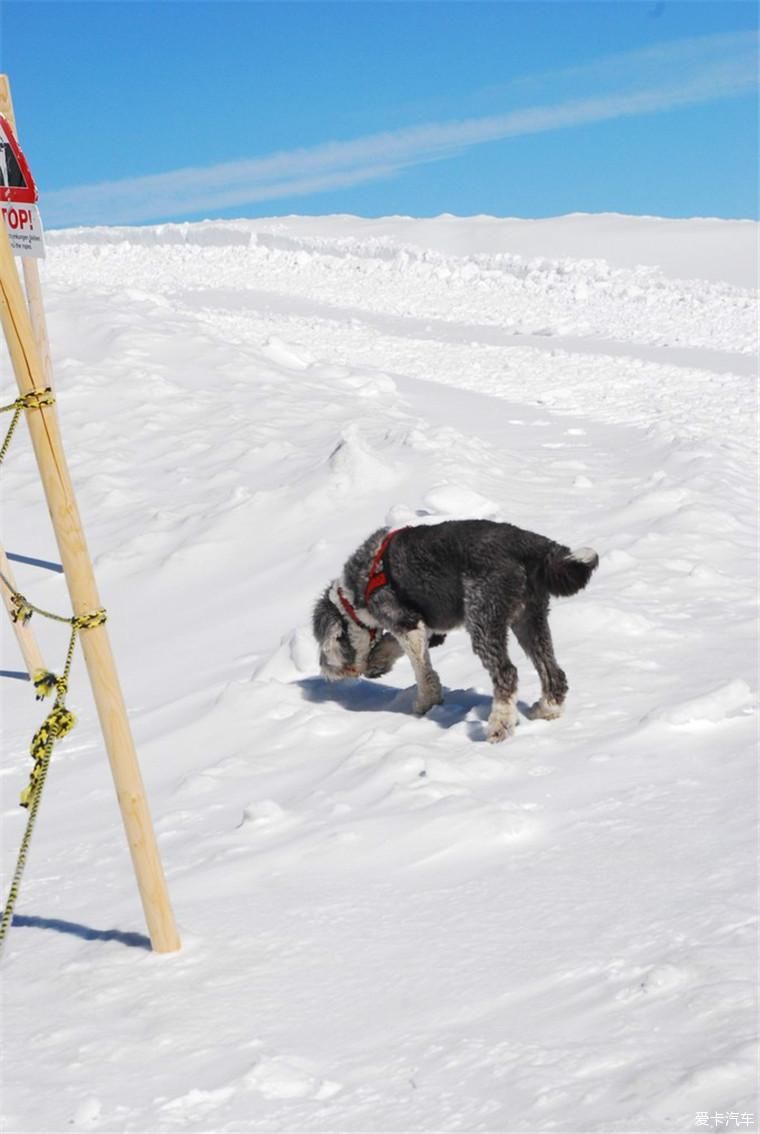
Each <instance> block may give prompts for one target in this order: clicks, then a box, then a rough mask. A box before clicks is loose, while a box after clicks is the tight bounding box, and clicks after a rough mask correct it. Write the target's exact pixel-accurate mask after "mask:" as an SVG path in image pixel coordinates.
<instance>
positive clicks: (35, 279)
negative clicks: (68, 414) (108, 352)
mask: <svg viewBox="0 0 760 1134" xmlns="http://www.w3.org/2000/svg"><path fill="white" fill-rule="evenodd" d="M0 114H2V115H3V117H5V118H7V119H8V121H9V122H10V124H11V127H12V129H13V133H14V134H15V135H16V137H17V138H18V130H17V129H16V115H15V114H14V113H13V98H12V96H11V84H10V80H9V79H8V76H7V75H0ZM21 270H22V271H23V273H24V286H25V287H26V298H27V302H28V304H29V315H30V316H31V320H32V329H33V331H34V341H35V342H36V344H37V352H38V354H39V356H40V359H41V360H42V368H43V372H44V374H45V381H46V384H47V385H48V386H52V385H53V364H52V361H51V357H50V339H49V337H48V330H47V320H46V319H45V305H44V303H43V299H42V282H41V280H40V268H39V264H38V263H37V260H36V259H34V257H32V256H24V257H22V260H21Z"/></svg>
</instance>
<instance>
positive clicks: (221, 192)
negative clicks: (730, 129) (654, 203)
mask: <svg viewBox="0 0 760 1134" xmlns="http://www.w3.org/2000/svg"><path fill="white" fill-rule="evenodd" d="M757 44H758V40H757V36H756V34H755V33H739V34H735V35H722V36H711V37H703V38H700V39H690V40H682V41H675V42H673V41H671V42H670V43H667V44H662V45H656V46H655V47H652V48H648V49H647V50H646V51H642V52H632V53H630V54H629V55H627V56H616V57H614V66H613V59H612V58H610V59H608V60H601V61H599V62H598V63H597V64H594V65H592V66H590V67H588V68H583V69H575V70H574V72H563V73H562V74H563V75H567V74H569V73H576V74H577V75H580V74H584V75H585V76H586V77H587V79H588V78H589V77H590V76H592V75H594V74H596V75H598V74H600V73H604V72H605V71H607V72H612V73H614V74H618V75H622V74H625V86H626V88H627V89H625V90H623V91H620V90H619V89H618V91H617V92H612V93H610V92H608V93H606V94H599V95H596V96H594V97H588V98H570V99H566V100H564V101H561V102H559V103H554V104H553V105H547V106H533V107H528V108H523V109H519V110H512V111H509V112H508V113H505V114H494V115H487V116H480V117H473V118H467V119H464V120H462V121H458V122H457V121H454V122H451V121H449V122H440V123H435V122H429V123H426V124H424V125H420V126H413V127H408V128H405V129H401V130H395V131H389V132H386V133H378V134H371V135H368V136H366V137H363V138H355V139H353V140H351V141H347V142H326V143H324V144H322V145H318V146H312V147H309V148H304V149H296V150H287V151H282V152H279V153H274V154H271V155H268V156H267V157H263V158H256V159H253V160H250V161H238V162H225V163H222V164H218V165H214V166H207V167H189V168H186V169H179V170H175V171H172V172H169V173H158V174H152V175H149V176H145V177H134V178H128V179H124V180H120V181H109V182H102V183H100V184H97V185H84V186H78V187H74V188H71V189H59V190H54V191H52V192H50V193H46V194H45V195H44V196H43V198H42V200H41V206H42V210H43V216H44V219H45V221H46V223H47V224H48V225H49V226H65V225H77V224H120V223H121V224H133V223H139V222H144V221H152V220H159V219H167V218H181V217H183V216H187V215H189V214H196V213H202V212H205V213H213V212H215V211H217V210H220V209H227V208H231V207H237V206H245V205H250V204H253V203H255V202H259V201H269V200H271V201H274V200H277V199H281V198H283V197H295V196H304V195H307V194H312V193H318V192H322V191H325V190H328V189H336V188H346V187H349V186H354V185H358V184H362V183H366V182H369V181H375V180H378V179H380V178H383V177H389V176H393V175H395V174H397V173H399V172H400V171H402V170H403V169H406V168H409V167H411V166H414V165H420V164H423V163H426V162H431V161H440V160H442V159H444V158H447V157H452V156H454V155H456V154H460V153H462V152H463V151H464V150H465V149H467V148H468V147H469V146H474V145H482V144H484V143H486V142H495V141H501V140H503V139H506V138H510V137H516V136H518V135H525V134H537V133H543V132H546V131H550V130H558V129H566V128H568V127H572V126H582V125H588V124H592V123H596V122H604V121H610V120H612V119H616V118H624V117H632V116H635V115H640V114H650V113H654V112H659V111H667V110H672V109H675V108H677V107H683V106H692V105H696V104H699V103H705V102H712V101H715V100H716V99H723V98H730V97H733V96H736V95H740V94H743V93H745V92H748V91H751V90H753V89H754V88H755V87H756V86H757ZM637 74H638V78H639V82H638V85H637V84H636V82H635V78H636V76H637ZM668 74H669V75H670V78H669V79H665V78H663V76H664V75H668ZM674 76H675V77H674ZM653 79H657V80H659V81H656V82H653V81H652V80H653ZM547 82H548V77H547Z"/></svg>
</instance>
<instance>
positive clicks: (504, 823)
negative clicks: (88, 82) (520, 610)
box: [0, 216, 758, 1134]
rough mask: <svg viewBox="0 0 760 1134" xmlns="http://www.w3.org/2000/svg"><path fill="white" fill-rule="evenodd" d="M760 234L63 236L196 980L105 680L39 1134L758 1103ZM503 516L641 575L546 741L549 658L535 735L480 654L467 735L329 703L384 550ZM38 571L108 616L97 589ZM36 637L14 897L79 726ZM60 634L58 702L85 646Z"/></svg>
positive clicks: (610, 614) (601, 1117) (277, 225)
mask: <svg viewBox="0 0 760 1134" xmlns="http://www.w3.org/2000/svg"><path fill="white" fill-rule="evenodd" d="M756 233H757V226H755V225H751V224H748V223H746V222H719V221H710V220H695V221H667V220H658V219H656V218H630V217H613V216H603V217H581V216H574V217H565V218H557V219H556V220H551V221H513V220H497V219H494V218H487V217H484V218H466V219H461V218H454V217H442V218H437V219H435V220H426V221H418V220H414V219H412V218H384V219H380V220H372V221H370V220H360V219H358V218H352V217H323V218H319V217H300V218H299V217H286V218H274V219H269V220H254V221H234V222H217V221H214V222H205V223H202V224H198V225H163V226H159V227H155V228H139V229H93V230H70V231H65V232H58V233H52V234H50V238H49V255H48V259H47V261H46V262H45V263H44V265H43V275H44V282H45V291H46V295H47V308H48V321H49V325H50V335H51V343H52V353H53V358H54V364H55V375H56V376H55V381H56V391H57V402H58V408H59V411H60V416H61V423H62V430H63V437H64V441H65V444H66V448H67V451H68V454H69V459H70V463H71V466H72V474H73V478H74V481H75V484H76V488H77V493H78V497H79V504H80V508H81V512H82V515H83V517H84V521H85V526H86V528H87V534H88V542H89V545H90V547H91V550H92V553H93V555H94V558H95V567H96V573H97V577H98V583H99V587H100V590H101V593H102V596H103V601H104V604H105V605H106V606H107V609H108V612H109V630H110V634H111V637H112V639H113V644H114V650H115V655H116V658H117V661H118V665H119V670H120V673H121V676H122V682H123V685H124V690H125V694H126V699H127V703H128V706H129V711H130V718H131V722H132V726H133V729H134V732H135V736H136V739H137V745H138V750H139V753H140V758H141V763H142V770H143V774H144V778H145V781H146V785H147V789H148V795H149V799H150V805H151V809H152V813H153V816H154V820H155V825H156V830H157V834H158V839H159V843H160V848H161V853H162V856H163V861H164V864H165V867H166V873H167V877H168V883H169V889H170V892H171V897H172V901H173V903H174V907H175V910H176V914H177V917H178V921H179V924H180V929H181V933H182V939H183V949H182V952H181V953H180V954H178V955H177V956H172V957H156V956H153V955H152V954H151V953H150V952H149V950H148V948H147V944H148V943H147V941H146V939H145V937H144V933H143V924H142V917H141V912H140V908H139V903H138V899H137V895H136V893H135V887H134V884H133V879H132V876H131V869H130V863H129V855H128V853H127V849H126V847H125V845H124V839H123V834H122V830H121V824H120V819H119V813H118V808H117V805H116V801H115V799H114V792H113V786H112V783H111V780H110V776H109V770H108V763H107V760H106V758H105V755H104V753H103V746H102V740H101V738H100V734H99V731H98V727H97V718H96V713H95V708H94V706H93V704H92V701H91V698H90V695H89V692H88V685H87V679H86V674H85V671H84V667H83V665H82V661H81V657H79V656H77V659H76V662H75V666H74V669H73V672H72V679H71V688H70V693H69V703H70V705H71V707H72V709H73V710H74V711H75V712H76V715H77V718H78V723H77V726H76V728H75V730H74V731H73V732H72V733H71V734H70V736H69V737H67V738H66V739H65V740H64V741H63V742H62V743H61V744H59V745H58V746H57V747H56V750H55V754H54V757H53V763H52V767H51V774H50V781H49V785H48V788H47V789H46V795H45V799H44V801H43V805H42V808H41V810H40V817H39V820H38V823H37V828H36V833H35V840H34V845H33V847H32V853H31V855H30V859H29V866H28V868H27V874H26V877H25V881H24V885H23V888H22V891H21V896H20V900H19V904H18V906H17V916H16V922H15V925H14V926H13V929H12V931H11V934H10V937H9V941H8V945H7V950H6V958H5V966H6V967H5V969H4V978H5V983H4V998H3V1027H4V1037H5V1039H6V1058H5V1062H4V1072H3V1075H4V1083H3V1086H4V1089H3V1091H2V1107H3V1111H4V1114H3V1124H4V1128H6V1129H8V1130H13V1131H18V1132H28V1134H38V1132H42V1131H46V1132H50V1134H54V1132H57V1131H60V1130H62V1129H68V1128H69V1127H72V1128H76V1129H79V1128H81V1129H89V1130H103V1131H117V1130H118V1131H131V1132H135V1134H138V1132H145V1131H156V1132H158V1134H171V1132H172V1131H179V1130H182V1131H187V1132H189V1134H191V1132H197V1134H201V1132H208V1131H212V1130H213V1131H221V1130H230V1131H242V1130H245V1131H246V1132H253V1131H260V1132H262V1134H263V1132H266V1131H271V1130H297V1131H299V1132H303V1134H308V1132H312V1131H313V1132H315V1134H316V1132H318V1131H357V1130H367V1131H376V1132H378V1134H384V1132H385V1134H390V1132H391V1131H396V1130H405V1131H407V1130H408V1131H420V1132H422V1131H428V1132H432V1131H439V1130H451V1131H455V1130H484V1131H487V1130H503V1131H507V1130H509V1131H512V1130H514V1131H517V1130H530V1131H554V1132H556V1131H565V1132H567V1134H573V1132H577V1131H579V1130H583V1131H597V1132H599V1134H609V1132H610V1131H634V1130H639V1131H643V1130H646V1131H647V1132H648V1134H665V1132H666V1131H668V1132H669V1131H673V1130H687V1129H692V1128H693V1127H694V1124H695V1118H696V1116H697V1115H699V1114H700V1113H704V1112H706V1113H708V1114H709V1115H713V1114H724V1115H726V1114H731V1113H736V1114H739V1115H740V1116H741V1115H742V1114H747V1115H751V1114H754V1115H755V1116H756V1115H757V1111H758V1107H757V1096H756V1076H755V1052H754V1044H753V1037H754V1035H755V1031H756V1012H755V1005H754V991H755V984H756V972H757V968H756V964H757V925H756V886H755V879H756V861H755V847H756V822H757V815H756V806H755V802H754V801H755V800H756V792H755V742H756V737H757V716H756V711H757V708H756V707H757V665H756V651H755V644H756V628H757V582H758V581H757V567H756V548H757V532H756V516H757V500H756V477H755V458H756V445H757V401H756V398H757V337H756V335H757V332H756V319H755V315H756V304H757V294H756V292H755V291H754V290H751V287H752V284H753V282H754V271H755V269H754V267H753V266H752V265H753V264H754V257H755V256H756V247H755V238H756ZM0 372H1V373H0V377H1V378H2V384H3V387H4V389H5V390H6V392H7V397H6V398H5V401H6V402H8V401H10V400H12V397H13V394H12V389H13V381H12V374H11V370H10V366H9V364H8V362H7V359H6V360H5V362H3V363H0ZM3 477H4V487H3V514H2V537H3V542H4V544H5V546H6V547H7V549H8V550H9V551H11V552H12V553H13V552H15V553H20V554H23V555H26V556H28V557H35V558H38V559H46V560H55V559H56V557H57V556H56V550H55V546H54V541H53V538H52V534H51V531H50V526H49V520H48V517H47V513H46V510H45V507H44V504H43V503H42V499H41V493H40V488H39V483H38V478H37V475H36V472H35V469H34V465H33V460H32V456H31V452H30V449H29V446H28V444H27V441H26V438H25V436H24V435H22V431H18V435H17V437H16V439H15V440H14V444H13V447H12V449H11V451H10V452H9V454H8V456H7V458H6V460H5V462H4V465H3ZM464 516H479V517H482V518H487V519H493V520H507V521H509V522H511V523H515V524H518V525H520V526H522V527H525V528H528V529H530V530H533V531H538V532H541V533H543V534H545V535H548V536H551V537H552V538H554V539H557V540H559V541H561V542H562V543H564V544H566V545H567V546H569V547H573V548H577V549H582V548H586V547H593V548H594V549H595V551H596V552H598V554H599V556H600V564H599V568H598V570H597V571H596V572H595V574H594V577H593V579H592V580H591V582H590V584H589V586H588V587H587V588H586V589H585V590H584V591H583V592H582V593H581V594H579V595H576V596H574V597H573V598H570V599H566V600H565V599H561V600H558V601H556V602H555V603H554V605H553V609H552V613H551V627H552V635H553V639H554V644H555V648H556V652H557V656H558V659H559V661H560V663H561V665H562V666H563V668H564V669H565V670H566V671H567V674H568V679H569V684H570V694H569V698H568V702H567V706H566V711H565V713H564V715H563V716H562V717H561V719H559V720H556V721H552V722H548V721H542V720H535V721H534V720H531V719H529V717H528V715H527V713H526V709H527V706H529V705H530V704H531V703H532V702H533V701H535V700H536V699H537V697H538V693H539V683H538V677H537V675H536V674H535V672H534V671H533V669H532V667H531V665H530V664H529V662H528V660H527V658H525V657H524V656H523V654H522V653H521V651H520V650H519V648H518V647H517V646H516V645H515V644H514V643H513V642H512V641H511V640H510V653H511V656H512V658H513V660H514V661H515V664H516V665H517V667H518V670H519V674H520V688H519V706H518V708H519V713H520V724H519V727H518V728H517V730H516V735H515V737H514V738H513V739H512V740H511V741H509V742H508V743H505V744H504V745H501V746H497V747H493V746H491V745H488V744H486V743H484V739H485V734H486V721H487V718H488V714H489V710H490V705H491V689H490V685H489V681H488V678H487V676H486V674H485V672H484V671H483V669H482V667H481V666H480V664H479V662H478V661H477V659H476V658H475V656H474V655H473V652H472V649H471V646H470V642H469V640H468V638H467V636H466V634H465V633H464V632H461V631H454V632H452V633H450V634H449V635H448V636H447V638H446V641H445V643H444V644H443V645H441V646H439V647H437V648H436V649H435V650H434V651H433V652H432V656H433V661H434V664H435V666H436V669H437V671H438V672H439V674H440V677H441V681H442V683H443V687H444V701H443V704H441V705H439V706H437V707H436V708H434V709H432V710H431V711H430V713H429V714H428V715H427V716H426V717H425V718H424V719H417V718H416V717H414V715H413V713H412V711H411V710H412V706H413V702H414V690H413V673H412V669H411V666H410V664H409V663H408V662H407V661H400V662H399V663H398V664H397V665H396V667H395V668H394V669H393V670H392V671H391V672H390V673H388V674H387V675H385V676H384V677H383V678H381V679H380V680H377V681H369V680H358V681H346V682H339V683H335V684H328V683H326V682H325V681H323V680H322V678H321V676H320V674H319V666H318V653H317V648H316V643H315V642H314V640H313V637H312V633H311V613H312V609H313V606H314V603H315V601H316V599H317V598H318V596H319V595H320V594H321V593H322V591H323V590H324V588H325V587H326V586H327V584H328V583H329V581H330V580H331V579H333V578H335V577H336V576H337V575H338V574H339V573H340V570H341V567H342V565H343V563H344V562H345V560H346V558H347V556H348V555H350V554H351V553H352V552H353V551H354V550H355V548H356V547H357V545H358V544H359V543H360V542H361V541H362V540H363V539H365V538H366V536H367V535H369V534H370V533H371V532H372V531H373V530H375V529H376V528H378V527H379V526H381V525H383V524H388V525H391V526H400V525H402V524H430V523H436V522H439V521H441V520H445V519H450V518H453V517H464ZM14 567H15V568H16V569H17V571H16V573H17V577H18V581H19V585H20V588H21V589H22V591H23V592H24V593H25V594H27V595H28V596H29V598H30V599H31V600H32V601H34V602H35V603H37V604H38V605H40V606H42V607H44V608H46V609H53V610H60V611H61V612H62V613H64V612H66V610H67V605H68V604H67V599H66V593H65V587H64V583H63V581H62V579H61V578H60V576H58V575H56V574H53V573H49V572H41V571H39V570H38V569H36V568H33V567H31V566H29V565H27V564H22V563H15V564H14ZM1 633H2V637H1V638H0V641H1V642H2V648H3V667H2V671H3V675H2V676H1V677H0V682H1V683H2V685H1V686H0V688H2V693H3V740H4V762H3V766H2V777H3V784H4V789H5V791H4V796H3V798H4V802H5V809H4V815H3V823H2V873H3V877H4V878H8V876H9V874H10V872H11V870H12V867H13V861H14V856H15V853H16V850H17V847H18V842H19V839H20V835H21V830H22V825H23V821H24V815H23V814H22V813H21V812H20V810H19V808H18V807H17V806H16V798H17V794H18V792H19V791H20V790H21V788H22V787H23V786H24V784H25V782H26V777H27V776H28V772H29V756H28V748H29V741H30V738H31V736H32V734H33V733H34V731H35V729H36V728H37V727H38V726H39V723H40V718H41V711H40V706H39V705H37V704H36V703H35V701H34V697H33V695H32V694H31V693H30V689H29V685H28V683H25V682H22V681H21V680H14V679H13V678H14V677H16V678H18V677H19V676H23V675H20V672H19V671H20V667H21V662H20V658H19V656H18V654H17V649H16V643H15V639H14V637H13V635H12V633H11V630H10V626H9V624H8V622H7V620H6V621H3V622H2V630H1ZM38 633H39V636H40V638H41V642H42V647H43V651H44V653H45V656H46V660H48V664H49V665H50V666H51V668H53V669H54V670H55V669H57V667H58V665H59V664H61V662H62V659H63V655H64V654H65V649H66V642H65V640H62V639H61V635H60V630H59V628H56V627H50V626H48V625H47V624H43V625H41V626H40V627H39V628H38ZM65 637H66V636H65V634H64V635H63V638H64V639H65ZM41 1021H42V1023H41ZM31 1050H33V1051H34V1053H35V1069H36V1072H37V1073H36V1074H35V1076H34V1077H32V1078H30V1076H29V1073H28V1072H29V1051H31ZM164 1053H169V1054H167V1055H166V1058H164Z"/></svg>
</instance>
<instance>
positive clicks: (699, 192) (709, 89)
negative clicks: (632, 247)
mask: <svg viewBox="0 0 760 1134" xmlns="http://www.w3.org/2000/svg"><path fill="white" fill-rule="evenodd" d="M0 64H1V66H2V70H3V71H4V72H6V73H7V74H8V75H9V76H10V80H11V84H12V90H13V97H14V103H15V110H16V116H17V120H18V132H19V137H20V140H21V143H22V146H23V148H24V151H25V153H26V156H27V158H28V159H29V162H30V165H31V167H32V171H33V173H34V175H35V178H36V180H37V182H38V185H39V188H40V192H41V197H40V207H41V212H42V217H43V221H44V222H45V224H46V225H47V226H48V227H60V226H65V225H71V224H117V223H137V224H141V223H153V222H160V221H167V220H175V221H176V220H194V219H199V218H203V217H240V216H272V215H278V214H279V215H281V214H287V213H309V214H319V213H337V212H341V213H344V212H345V213H357V214H360V215H364V216H380V215H388V214H396V213H400V214H406V215H413V216H434V215H437V214H439V213H442V212H449V213H456V214H459V215H472V214H476V213H490V214H493V215H496V216H525V217H541V216H553V215H559V214H562V213H568V212H603V211H614V212H623V213H637V214H642V213H644V214H653V215H660V216H723V217H756V216H757V213H758V181H757V177H758V175H757V160H758V152H757V150H758V147H757V8H756V5H755V4H754V3H753V2H744V0H740V2H736V3H734V2H731V0H723V2H721V3H711V2H709V0H698V2H696V3H692V2H689V0H679V2H676V3H672V2H662V0H640V2H634V3H626V2H623V0H620V2H618V0H606V2H605V0H600V2H595V3H577V4H576V3H573V2H570V0H557V2H554V3H541V2H536V0H522V2H513V3H510V2H498V3H481V2H479V0H458V2H457V3H448V2H447V0H427V2H425V3H416V2H413V0H401V2H396V3H393V2H382V3H375V2H370V0H351V2H346V3H321V2H319V0H302V2H300V3H288V2H276V3H258V2H251V3H247V2H244V0H242V2H235V3H224V2H214V3H195V2H192V0H189V2H188V0H174V2H172V0H164V2H159V3H152V2H139V0H135V2H127V0H122V2H121V3H110V2H101V0H89V2H87V3H69V2H67V0H55V2H53V3H48V2H37V0H24V2H21V3H19V2H16V0H6V2H3V3H2V4H0Z"/></svg>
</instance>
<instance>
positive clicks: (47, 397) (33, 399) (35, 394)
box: [0, 386, 55, 465]
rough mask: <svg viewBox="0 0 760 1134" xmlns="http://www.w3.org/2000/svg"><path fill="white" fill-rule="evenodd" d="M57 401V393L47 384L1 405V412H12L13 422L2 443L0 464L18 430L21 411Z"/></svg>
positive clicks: (49, 404) (0, 446)
mask: <svg viewBox="0 0 760 1134" xmlns="http://www.w3.org/2000/svg"><path fill="white" fill-rule="evenodd" d="M54 402H55V394H54V393H53V391H52V390H51V389H50V387H49V386H47V387H46V388H45V389H44V390H30V391H29V393H28V394H23V395H22V396H21V397H20V398H16V400H15V402H10V403H9V404H8V405H7V406H0V413H12V414H13V417H12V418H11V423H10V425H9V426H8V431H7V433H6V434H5V440H4V441H3V443H2V445H0V465H1V464H2V463H3V461H4V459H5V454H6V453H7V452H8V450H9V448H10V445H11V441H12V440H13V434H14V433H15V432H16V426H17V425H18V423H19V420H20V418H21V413H22V411H23V410H25V409H42V407H43V406H52V405H53V403H54Z"/></svg>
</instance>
